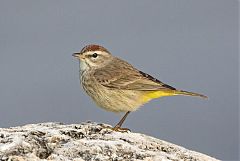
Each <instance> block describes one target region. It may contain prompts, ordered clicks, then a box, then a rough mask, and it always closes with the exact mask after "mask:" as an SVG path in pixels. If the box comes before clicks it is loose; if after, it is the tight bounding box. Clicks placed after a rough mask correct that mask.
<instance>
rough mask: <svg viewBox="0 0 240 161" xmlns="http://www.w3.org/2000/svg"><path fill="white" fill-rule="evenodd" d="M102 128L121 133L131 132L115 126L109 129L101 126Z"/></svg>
mask: <svg viewBox="0 0 240 161" xmlns="http://www.w3.org/2000/svg"><path fill="white" fill-rule="evenodd" d="M102 127H103V128H106V129H111V130H113V131H116V132H121V133H124V132H128V131H131V130H130V129H128V128H122V127H120V126H119V125H116V126H114V127H110V126H102Z"/></svg>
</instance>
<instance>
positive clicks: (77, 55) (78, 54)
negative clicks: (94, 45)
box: [72, 53, 80, 58]
mask: <svg viewBox="0 0 240 161" xmlns="http://www.w3.org/2000/svg"><path fill="white" fill-rule="evenodd" d="M72 56H73V57H76V58H78V57H79V56H80V53H73V54H72Z"/></svg>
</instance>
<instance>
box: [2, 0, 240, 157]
mask: <svg viewBox="0 0 240 161" xmlns="http://www.w3.org/2000/svg"><path fill="white" fill-rule="evenodd" d="M238 20H239V19H238V1H237V0H201V1H190V0H181V1H178V0H158V1H157V0H155V1H154V0H150V1H147V0H138V1H127V0H122V1H108V0H102V1H97V0H91V1H83V0H82V1H78V0H71V1H64V0H52V1H48V0H41V1H32V0H21V1H18V0H11V1H9V0H1V2H0V127H11V126H19V125H24V124H29V123H39V122H48V121H55V122H63V123H66V124H70V123H81V122H83V121H86V120H92V121H95V122H103V123H107V124H111V125H115V124H116V123H117V122H118V121H119V119H120V118H121V117H122V115H123V114H114V113H111V112H106V111H104V110H102V109H100V108H98V107H97V106H96V105H95V104H94V103H93V102H92V100H91V99H90V98H89V97H88V96H87V95H86V94H85V93H84V92H83V90H82V89H81V87H80V84H79V75H78V71H79V64H78V61H77V60H75V59H74V58H73V57H72V56H71V55H72V53H73V52H77V51H80V50H81V48H83V47H84V46H85V45H87V44H92V43H94V44H100V45H102V46H104V47H106V48H107V49H108V50H109V51H110V52H112V54H113V55H116V56H118V57H120V58H122V59H125V60H127V61H128V62H130V63H131V64H133V65H134V66H135V67H137V68H139V69H140V70H142V71H144V72H147V73H149V74H151V75H152V76H154V77H156V78H158V79H160V80H161V81H163V82H165V83H167V84H169V85H171V86H173V87H176V88H179V89H183V90H188V91H194V92H199V93H203V94H205V95H207V96H208V97H209V100H204V99H198V98H192V97H183V96H178V97H165V98H161V99H156V100H154V101H152V102H150V103H148V104H146V105H145V106H143V107H142V108H141V109H140V110H138V111H136V112H134V113H131V114H130V115H129V117H128V118H127V120H126V122H125V124H124V127H128V128H130V129H131V130H132V131H133V132H140V133H144V134H147V135H151V136H154V137H157V138H159V139H163V140H166V141H169V142H172V143H174V144H178V145H181V146H184V147H186V148H189V149H192V150H195V151H199V152H202V153H205V154H208V155H211V156H213V157H216V158H218V159H222V160H237V159H238V152H239V149H238V143H239V138H238V130H239V125H238V119H239V111H238V107H239V106H238V99H239V93H238V89H239V88H238V79H239V77H238V74H239V71H238V70H239V69H238V61H239V57H238Z"/></svg>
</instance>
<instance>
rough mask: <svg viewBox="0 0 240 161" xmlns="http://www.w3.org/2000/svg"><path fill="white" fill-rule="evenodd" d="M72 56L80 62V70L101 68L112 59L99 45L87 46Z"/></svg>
mask: <svg viewBox="0 0 240 161" xmlns="http://www.w3.org/2000/svg"><path fill="white" fill-rule="evenodd" d="M73 56H74V57H75V58H77V59H79V60H80V68H81V70H86V69H92V68H101V67H103V66H105V65H106V64H107V63H108V62H109V61H110V60H111V58H112V55H111V53H110V52H109V51H108V50H107V49H106V48H104V47H102V46H99V45H87V46H85V47H84V48H83V49H82V50H81V51H80V52H78V53H74V54H73Z"/></svg>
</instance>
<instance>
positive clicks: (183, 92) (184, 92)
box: [175, 90, 208, 99]
mask: <svg viewBox="0 0 240 161" xmlns="http://www.w3.org/2000/svg"><path fill="white" fill-rule="evenodd" d="M175 95H185V96H194V97H201V98H205V99H207V98H208V97H207V96H205V95H203V94H199V93H193V92H188V91H181V90H176V91H175Z"/></svg>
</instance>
